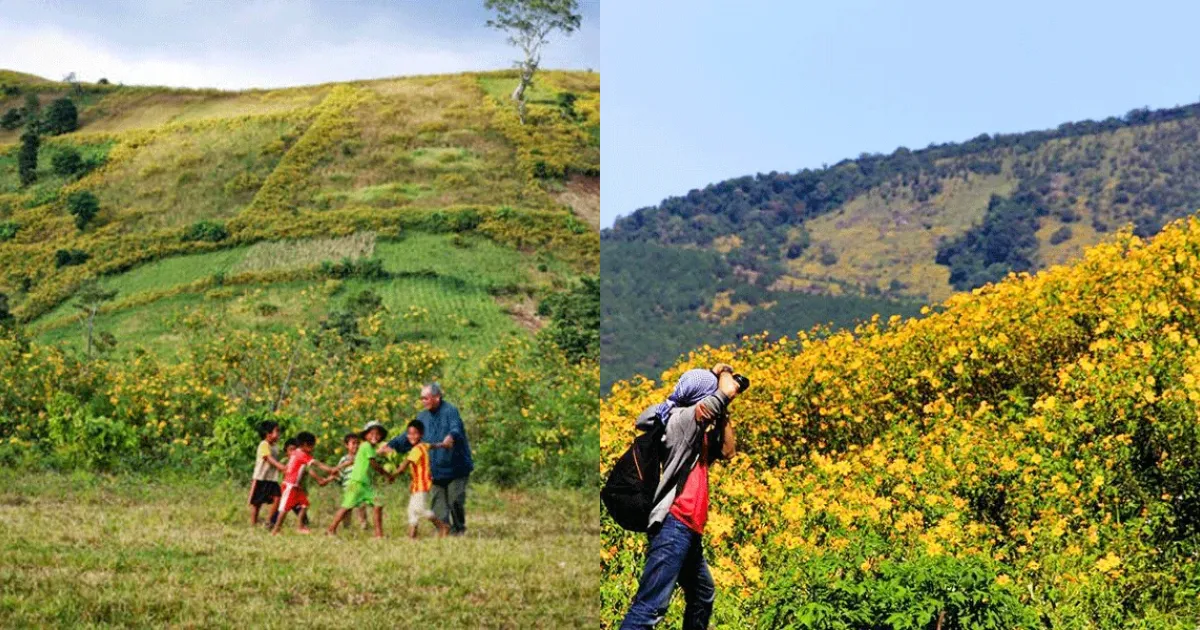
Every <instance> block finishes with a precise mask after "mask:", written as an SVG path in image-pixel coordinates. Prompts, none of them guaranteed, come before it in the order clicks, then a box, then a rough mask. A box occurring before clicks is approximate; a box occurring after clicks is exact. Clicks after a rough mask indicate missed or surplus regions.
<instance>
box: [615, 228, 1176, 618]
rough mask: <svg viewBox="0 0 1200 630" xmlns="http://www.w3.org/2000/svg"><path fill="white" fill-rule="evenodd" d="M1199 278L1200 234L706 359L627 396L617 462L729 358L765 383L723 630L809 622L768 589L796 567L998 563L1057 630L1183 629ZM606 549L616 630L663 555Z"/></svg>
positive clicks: (875, 576) (753, 425) (628, 545)
mask: <svg viewBox="0 0 1200 630" xmlns="http://www.w3.org/2000/svg"><path fill="white" fill-rule="evenodd" d="M1198 271H1200V220H1198V219H1196V218H1191V219H1188V220H1184V221H1180V222H1177V223H1175V224H1172V225H1171V226H1169V227H1168V228H1166V229H1165V230H1164V231H1163V232H1162V233H1161V234H1160V235H1159V236H1157V237H1156V238H1155V239H1154V240H1153V241H1152V242H1149V243H1147V242H1144V241H1142V240H1141V239H1139V238H1137V237H1134V236H1132V235H1131V234H1130V233H1128V232H1124V233H1121V234H1120V235H1118V236H1117V237H1116V238H1114V239H1113V240H1111V241H1109V242H1106V243H1104V244H1102V245H1099V246H1097V247H1095V248H1093V249H1091V250H1090V251H1088V252H1087V254H1086V255H1085V257H1084V259H1083V260H1082V261H1081V262H1080V263H1078V264H1076V265H1074V266H1070V267H1054V268H1051V269H1048V270H1046V271H1044V272H1042V273H1040V274H1038V275H1036V276H1029V275H1027V274H1021V275H1017V276H1010V277H1009V278H1008V279H1006V280H1005V281H1004V282H1001V283H999V284H996V285H990V286H987V287H984V288H982V289H977V290H975V291H973V292H971V293H969V294H962V295H958V296H955V297H953V298H951V299H950V300H948V301H947V302H946V303H945V304H943V305H942V306H941V308H938V309H926V311H925V313H926V316H925V317H924V318H922V319H910V320H907V321H902V320H900V319H899V318H893V319H892V320H890V321H887V322H883V321H879V319H878V318H876V319H875V320H874V321H871V322H869V323H866V324H864V325H862V326H860V327H859V328H858V329H856V330H855V331H852V332H839V333H832V334H828V333H819V332H816V333H800V334H798V335H796V336H794V337H787V338H783V339H781V340H780V341H778V342H774V343H769V342H767V341H766V338H765V337H757V338H750V339H747V340H746V343H744V344H743V345H742V347H741V348H733V347H722V348H708V347H706V348H702V349H700V350H698V351H696V352H694V353H693V354H691V355H690V356H689V357H687V358H686V359H685V360H684V361H681V362H680V364H679V365H677V366H676V367H674V368H672V369H671V370H668V371H667V372H665V373H664V374H663V375H662V380H661V384H657V383H654V382H651V381H646V380H635V381H632V382H625V383H619V384H618V385H617V386H616V387H614V389H613V393H612V395H611V396H610V397H609V398H608V399H607V400H606V401H604V403H603V405H602V407H601V427H602V431H601V448H602V454H603V456H602V466H608V465H611V463H612V462H613V461H614V460H615V458H616V456H617V455H618V454H619V452H620V450H621V449H623V448H624V446H625V445H626V443H627V442H628V441H629V439H630V438H631V437H632V419H633V418H634V417H635V416H636V415H637V413H638V412H640V411H641V410H642V409H643V408H645V407H646V406H648V405H650V404H652V403H654V402H657V401H660V400H662V399H663V398H664V397H665V396H666V394H667V393H668V392H669V388H670V386H671V385H672V384H673V383H674V381H675V380H676V378H678V376H679V375H680V374H681V373H682V372H683V371H684V370H686V369H688V368H690V367H693V366H696V365H711V364H713V363H715V362H717V361H724V362H728V363H731V364H733V365H735V366H737V368H738V370H739V371H741V372H742V373H744V374H746V375H747V376H748V377H749V378H750V379H751V381H752V382H754V383H755V387H754V389H753V390H751V391H750V392H749V393H748V394H747V395H746V396H745V397H743V398H740V399H739V400H738V401H736V402H735V403H734V405H733V408H732V416H731V417H732V418H733V422H734V424H735V426H736V428H737V431H738V445H739V450H740V454H739V455H738V456H737V457H736V458H735V459H734V460H732V461H731V462H729V463H728V465H724V466H717V467H715V468H714V469H713V473H712V480H711V488H712V494H713V504H712V505H713V508H712V514H711V516H710V520H709V525H708V530H707V534H706V544H707V546H708V549H709V553H710V561H711V565H712V567H713V575H714V579H715V580H716V582H717V585H718V590H719V596H718V601H717V608H716V617H715V619H716V620H717V621H718V622H722V623H729V624H731V625H737V626H746V625H755V624H762V625H766V626H770V625H772V622H770V621H769V620H772V619H785V618H786V619H791V618H792V617H790V616H789V615H791V614H793V613H791V612H788V611H787V610H784V609H783V608H781V607H784V606H791V605H792V604H790V603H788V602H791V601H794V600H791V599H788V598H784V597H783V596H782V595H781V594H779V593H775V595H774V596H771V595H768V594H766V593H772V592H774V591H764V589H769V588H770V585H771V584H773V583H774V582H775V581H776V580H779V579H784V577H785V576H786V575H788V574H790V573H791V572H794V571H795V570H796V569H795V566H794V565H795V564H797V563H801V564H804V563H809V562H824V561H825V560H822V558H836V562H840V563H842V564H849V565H851V566H860V567H861V573H860V574H857V577H852V582H853V583H855V584H860V585H864V586H863V587H864V588H869V586H865V585H868V584H869V583H871V582H872V581H873V580H879V579H886V576H885V575H884V574H883V573H881V569H880V567H884V566H893V565H897V563H899V564H904V563H912V562H918V563H919V562H926V559H928V558H941V557H947V558H954V559H956V560H961V561H971V562H975V561H977V565H978V566H980V567H983V566H987V567H991V568H989V569H988V570H989V571H993V570H994V571H995V572H996V578H995V581H996V583H997V584H1000V585H1002V586H1008V585H1011V586H1012V587H1013V589H1014V590H1013V591H1011V592H1013V593H1017V594H1018V595H1016V596H1017V597H1018V599H1019V602H1020V603H1021V605H1022V606H1025V607H1028V608H1030V609H1031V610H1032V611H1033V612H1034V613H1035V615H1036V616H1037V618H1038V619H1039V620H1040V623H1041V624H1045V625H1049V626H1053V627H1058V626H1062V625H1071V626H1072V627H1111V626H1113V625H1124V624H1127V623H1129V622H1130V621H1131V620H1132V619H1143V620H1145V621H1144V622H1143V623H1145V624H1146V625H1149V626H1154V627H1158V626H1163V625H1166V626H1170V625H1177V624H1179V623H1182V622H1183V621H1185V620H1188V619H1195V618H1196V616H1197V615H1198V614H1200V605H1198V604H1197V600H1196V599H1195V597H1194V593H1195V592H1196V591H1195V588H1196V585H1197V584H1198V583H1200V571H1198V570H1197V569H1196V564H1195V562H1194V561H1193V560H1192V555H1191V554H1192V551H1191V550H1192V549H1194V548H1195V544H1196V543H1197V541H1198V540H1200V538H1197V535H1198V529H1200V509H1198V506H1200V485H1198V482H1200V476H1197V475H1198V473H1197V470H1198V469H1200V467H1198V466H1197V464H1198V463H1200V429H1198V426H1200V424H1198V422H1197V418H1198V411H1200V406H1197V403H1198V402H1200V340H1198V339H1197V335H1198V333H1200V320H1198V314H1200V284H1198V282H1197V280H1196V278H1197V274H1198ZM935 311H936V312H935ZM603 539H604V542H603V547H602V550H601V561H602V564H603V570H604V573H605V575H606V582H605V585H604V587H603V589H602V603H603V611H604V613H603V617H604V623H605V624H606V625H612V624H615V623H616V622H617V620H618V619H619V618H620V615H621V614H622V613H623V612H624V610H625V608H626V607H627V606H628V603H629V599H630V597H631V596H632V594H633V590H634V588H635V586H636V580H637V575H638V572H639V571H640V568H641V567H640V562H641V559H642V557H643V555H642V554H643V547H644V539H643V538H642V537H639V536H636V535H631V534H627V533H626V532H624V531H622V530H620V529H619V528H618V527H617V526H616V525H615V524H613V523H612V522H611V521H610V520H609V519H608V518H607V517H606V518H605V519H604V523H603ZM781 558H787V559H789V560H786V561H781V560H779V559H781ZM839 579H843V580H845V579H847V578H846V577H845V576H843V577H842V578H839ZM1005 592H1010V591H1007V590H1006V591H1005ZM989 601H994V602H998V601H999V599H991V600H989ZM997 605H998V604H997ZM943 609H944V610H949V608H946V607H945V605H943ZM793 612H794V611H793ZM996 614H997V615H999V614H1000V612H999V611H998V609H997V612H996ZM997 618H1006V617H997ZM1013 618H1015V617H1013ZM841 619H843V621H844V620H845V619H847V618H845V617H842V618H841ZM847 623H848V622H847ZM872 623H873V624H874V625H888V626H891V625H893V624H892V622H888V621H886V619H882V618H874V619H873V620H872ZM850 625H855V624H853V623H851V624H850ZM1020 625H1025V624H1020ZM826 627H838V626H837V625H836V624H832V625H828V626H826Z"/></svg>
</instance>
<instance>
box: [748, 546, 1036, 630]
mask: <svg viewBox="0 0 1200 630" xmlns="http://www.w3.org/2000/svg"><path fill="white" fill-rule="evenodd" d="M860 562H861V561H860ZM771 565H772V566H773V567H774V568H773V569H769V570H768V573H769V577H766V579H764V583H765V585H766V588H764V589H763V590H762V591H761V592H760V593H759V597H758V598H757V600H756V603H757V606H758V607H759V610H761V615H762V617H761V618H760V620H759V622H760V624H762V625H763V626H765V627H772V628H781V627H788V628H893V629H895V630H907V629H913V630H916V629H924V628H935V627H937V628H978V629H980V630H983V629H993V630H1008V629H1009V628H1027V627H1031V626H1033V625H1034V624H1035V623H1036V621H1037V618H1036V616H1034V615H1033V613H1032V612H1031V611H1030V610H1029V609H1028V608H1026V607H1025V606H1024V605H1023V604H1022V603H1021V601H1020V600H1019V599H1018V596H1017V591H1016V589H1015V588H1013V587H1012V586H1011V585H1007V586H1006V585H1003V584H1001V583H998V582H997V578H998V577H999V575H998V573H997V571H996V570H995V568H994V567H993V566H992V565H991V564H990V563H988V562H986V561H984V560H981V559H978V558H975V557H968V558H965V559H961V560H960V559H957V558H954V557H951V556H934V557H922V558H918V559H916V560H913V561H907V562H904V561H900V562H896V561H884V562H882V563H881V564H880V565H879V566H878V568H870V567H869V564H868V568H867V569H866V570H864V569H863V568H862V567H861V566H860V563H859V562H854V561H853V560H850V559H847V558H841V557H836V556H820V555H818V556H810V557H806V556H804V555H802V554H782V555H781V557H778V558H776V559H775V561H774V562H772V563H771Z"/></svg>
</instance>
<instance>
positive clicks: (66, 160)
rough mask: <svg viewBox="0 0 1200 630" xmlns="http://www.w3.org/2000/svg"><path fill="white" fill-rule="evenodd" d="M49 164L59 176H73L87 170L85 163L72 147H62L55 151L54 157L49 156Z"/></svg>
mask: <svg viewBox="0 0 1200 630" xmlns="http://www.w3.org/2000/svg"><path fill="white" fill-rule="evenodd" d="M50 165H51V166H52V167H53V168H54V172H55V174H57V175H59V176H61V177H74V176H76V175H80V174H82V173H83V172H84V171H86V170H87V163H86V162H84V161H83V158H82V157H80V155H79V151H76V150H75V149H74V148H73V147H63V148H62V149H60V150H59V151H58V152H56V153H55V154H54V157H52V158H50Z"/></svg>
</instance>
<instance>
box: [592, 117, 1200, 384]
mask: <svg viewBox="0 0 1200 630" xmlns="http://www.w3.org/2000/svg"><path fill="white" fill-rule="evenodd" d="M1198 113H1200V105H1189V106H1185V107H1179V108H1173V109H1164V110H1156V111H1150V110H1144V109H1143V110H1134V111H1131V112H1129V113H1128V114H1126V115H1125V116H1124V117H1121V118H1115V117H1114V118H1109V119H1106V120H1104V121H1099V122H1095V121H1084V122H1078V123H1066V124H1063V125H1061V126H1059V127H1058V128H1056V129H1054V130H1048V131H1036V132H1028V133H1020V134H1002V135H996V136H990V135H988V134H983V135H981V136H979V137H977V138H974V139H972V140H970V141H967V142H963V143H951V144H944V145H931V146H930V147H928V148H926V149H921V150H915V151H910V150H909V149H906V148H903V147H902V148H900V149H897V150H896V151H895V152H893V153H892V154H890V155H880V154H874V155H872V154H863V155H861V156H860V157H859V158H857V159H848V160H843V161H842V162H840V163H838V164H835V165H832V166H829V167H827V168H822V169H817V170H810V169H806V170H802V171H799V172H796V173H790V174H789V173H774V172H773V173H767V174H759V175H756V176H747V177H741V178H737V179H731V180H727V181H723V182H720V183H716V184H712V185H709V186H706V187H705V188H703V189H700V190H693V191H691V192H689V193H688V194H687V195H685V196H681V197H672V198H670V199H667V200H665V201H663V202H662V203H661V204H659V205H658V206H656V207H652V208H643V209H640V210H638V211H636V212H633V213H632V214H630V215H628V216H625V217H622V218H620V219H618V220H617V221H616V223H615V224H614V225H613V227H612V228H611V229H608V230H605V231H604V232H603V233H602V235H601V249H602V251H603V252H609V251H614V252H620V251H622V249H621V248H622V247H626V246H627V244H631V243H637V244H644V245H649V244H654V245H656V246H661V247H666V248H670V249H672V250H675V252H674V253H673V254H672V255H673V256H677V257H684V258H687V259H688V260H689V262H690V263H691V264H696V261H698V260H699V258H700V257H703V256H710V255H712V254H717V255H719V257H720V258H722V259H723V260H724V262H725V263H726V269H725V270H724V271H723V273H722V275H721V276H720V278H719V280H720V281H722V282H723V283H724V285H725V286H732V287H733V289H734V293H732V294H731V295H725V296H722V295H721V294H722V292H723V291H727V290H728V289H722V288H719V287H720V286H721V284H722V282H709V283H706V284H707V287H706V288H704V289H703V290H701V291H700V292H698V293H696V294H694V295H691V296H690V297H689V301H691V302H695V305H694V306H690V307H688V308H682V309H676V310H675V311H673V313H674V317H675V319H676V320H678V321H691V320H695V319H697V318H699V316H700V315H701V314H702V312H703V311H704V310H705V309H708V310H712V309H717V310H720V309H722V308H723V307H724V308H725V309H727V310H726V311H725V312H726V313H727V314H728V316H729V319H733V320H735V321H733V322H728V323H727V324H726V325H724V326H721V327H718V328H717V329H716V330H709V331H705V333H704V334H703V335H701V336H692V335H688V338H689V339H690V340H691V343H688V344H683V345H679V346H673V347H671V348H664V349H663V350H662V351H661V352H659V351H658V350H656V353H658V354H659V356H657V357H650V356H647V355H646V354H643V353H639V352H638V351H637V348H638V347H639V346H640V345H641V344H642V342H643V341H644V340H648V339H658V338H662V336H663V335H667V334H668V333H665V332H664V331H665V330H666V329H668V328H670V327H674V325H671V326H668V324H667V321H668V320H667V318H666V317H665V316H664V315H663V314H662V312H661V311H662V310H663V309H662V307H659V306H653V307H652V304H647V303H645V302H644V301H640V300H624V301H613V305H614V306H613V308H616V309H620V310H621V313H620V315H619V316H615V317H613V318H612V321H613V322H621V321H637V322H640V323H641V324H640V326H639V327H636V328H634V327H629V328H626V327H619V328H617V327H612V328H606V330H605V332H604V335H605V339H606V340H608V339H619V340H621V341H620V343H622V344H625V346H619V345H617V344H612V345H608V344H606V346H605V352H604V358H603V361H604V367H603V369H602V371H603V373H604V376H603V380H604V382H605V383H610V382H612V381H613V380H614V379H616V378H625V377H628V376H629V375H631V374H633V373H644V374H654V373H656V370H658V369H661V368H662V367H664V366H665V365H667V364H668V363H669V362H670V361H671V358H672V357H675V356H678V354H679V353H681V352H683V351H685V350H686V349H687V348H689V347H694V346H695V345H698V344H700V343H723V342H726V341H732V340H734V339H736V338H737V336H738V335H739V334H742V333H758V332H762V331H763V330H769V331H770V332H772V333H782V334H789V333H794V332H796V331H798V330H802V329H806V328H807V327H808V326H809V324H810V322H809V320H807V319H805V318H803V317H795V316H794V314H792V313H784V312H782V311H777V313H778V315H777V314H776V313H772V309H771V308H769V306H768V305H772V304H775V303H777V302H779V301H780V300H781V299H786V298H785V296H792V295H796V294H803V295H815V296H826V297H827V298H828V302H829V303H830V304H831V305H840V303H841V302H842V299H843V297H844V296H867V297H872V298H882V299H890V300H896V301H897V302H896V303H895V304H890V303H889V304H884V305H877V307H876V308H877V309H878V312H881V313H883V314H884V315H885V316H886V315H888V314H891V313H899V314H910V313H911V312H912V308H913V306H912V305H913V304H916V303H927V302H939V301H941V300H944V299H946V298H947V297H949V296H950V295H952V294H953V293H955V292H956V291H963V290H967V289H971V288H975V287H978V286H981V285H983V284H985V283H987V282H994V281H996V280H999V279H1001V278H1003V277H1004V276H1005V275H1006V274H1007V273H1009V272H1014V271H1018V272H1019V271H1037V270H1039V269H1044V268H1046V267H1047V266H1049V265H1053V264H1057V263H1063V262H1068V261H1071V260H1075V259H1077V258H1078V256H1079V254H1080V252H1082V251H1083V250H1084V249H1085V248H1086V247H1089V246H1091V245H1094V244H1096V243H1098V242H1100V241H1101V240H1102V239H1104V238H1105V237H1106V236H1107V235H1109V234H1111V233H1112V232H1113V231H1115V230H1117V229H1119V228H1120V227H1121V226H1123V225H1127V224H1132V225H1133V226H1134V230H1135V232H1136V233H1137V234H1138V235H1141V236H1149V235H1151V234H1154V233H1155V232H1156V231H1157V230H1158V229H1160V228H1161V226H1162V225H1163V224H1164V223H1166V222H1167V221H1170V220H1171V219H1174V218H1178V217H1182V216H1186V215H1187V214H1189V213H1190V212H1191V211H1192V210H1194V209H1195V208H1196V207H1200V143H1198V142H1197V138H1198V137H1200V119H1198V118H1197V114H1198ZM617 258H619V257H617V256H608V255H604V256H603V257H602V259H603V260H604V265H606V266H605V270H604V274H603V275H604V277H605V278H606V282H605V291H606V293H605V296H606V299H605V304H606V308H607V305H608V303H609V300H608V299H607V296H610V295H615V294H616V293H617V292H619V291H625V290H628V286H637V285H639V284H641V283H642V282H644V281H648V280H649V278H647V277H645V276H644V275H643V276H638V275H637V274H636V270H633V271H634V272H635V275H634V277H633V278H631V279H630V280H629V282H628V284H623V285H622V286H620V287H618V286H615V285H610V284H608V281H607V278H608V277H609V270H608V267H607V265H608V261H609V260H610V259H613V260H616V259H617ZM686 269H688V265H684V266H683V267H681V268H676V269H672V268H656V269H654V272H653V273H654V275H655V282H656V284H676V283H680V282H684V281H683V280H682V277H681V276H682V274H684V273H686ZM673 272H674V273H673ZM643 274H644V272H643ZM618 275H619V274H614V275H613V277H614V278H615V277H617V276H618ZM793 299H794V298H793ZM825 308H826V310H837V311H839V312H842V313H843V314H844V316H843V317H841V318H832V320H829V319H826V320H823V321H833V323H834V324H835V325H836V326H845V325H852V323H853V321H854V320H855V319H865V318H866V317H869V316H870V315H871V314H872V313H871V312H870V310H869V309H867V310H860V309H857V308H852V307H845V308H842V307H837V308H835V307H834V306H826V307H825ZM654 309H657V310H654ZM751 313H755V314H757V315H758V316H759V317H760V319H759V320H758V321H756V322H754V324H755V325H756V326H757V327H756V328H752V327H750V326H749V325H748V322H746V323H743V319H744V318H745V317H746V316H747V315H749V314H751ZM607 321H608V317H607V316H606V322H607ZM662 355H665V358H664V356H662Z"/></svg>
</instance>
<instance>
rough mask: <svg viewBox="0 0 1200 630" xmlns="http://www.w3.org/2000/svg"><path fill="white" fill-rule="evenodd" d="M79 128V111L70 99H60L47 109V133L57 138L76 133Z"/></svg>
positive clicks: (45, 121)
mask: <svg viewBox="0 0 1200 630" xmlns="http://www.w3.org/2000/svg"><path fill="white" fill-rule="evenodd" d="M78 127H79V111H78V110H76V109H75V103H72V102H71V99H69V98H60V99H57V100H55V101H54V102H52V103H50V107H49V108H47V109H46V116H45V120H44V129H45V131H46V133H48V134H50V135H52V136H57V135H60V134H64V133H70V132H72V131H75V130H76V129H77V128H78Z"/></svg>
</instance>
